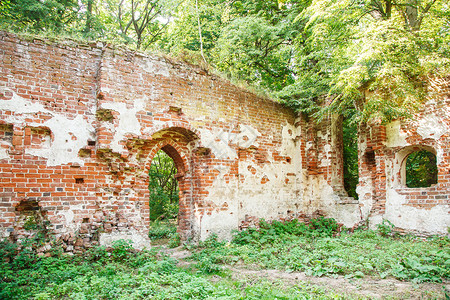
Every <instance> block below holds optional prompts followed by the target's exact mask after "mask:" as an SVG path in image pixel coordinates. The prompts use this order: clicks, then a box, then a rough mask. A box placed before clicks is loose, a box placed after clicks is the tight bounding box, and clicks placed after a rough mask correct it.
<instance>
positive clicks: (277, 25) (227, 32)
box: [214, 0, 308, 93]
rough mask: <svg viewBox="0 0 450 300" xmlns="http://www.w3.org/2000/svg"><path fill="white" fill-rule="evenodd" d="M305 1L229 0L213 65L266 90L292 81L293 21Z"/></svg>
mask: <svg viewBox="0 0 450 300" xmlns="http://www.w3.org/2000/svg"><path fill="white" fill-rule="evenodd" d="M307 4H308V1H277V0H271V1H232V4H231V5H230V12H229V18H230V21H229V22H228V23H227V24H226V26H224V28H223V29H222V31H221V36H220V38H219V39H218V41H217V47H216V48H217V51H215V52H214V54H215V55H214V62H215V65H216V67H217V68H218V69H219V70H221V71H224V72H226V73H228V74H230V76H231V77H233V78H237V79H241V80H244V81H246V82H248V83H250V84H252V85H254V86H258V87H260V88H262V89H264V90H266V91H267V92H269V93H272V92H273V91H278V90H281V89H282V88H284V87H286V86H288V85H290V84H293V82H294V78H295V74H294V73H293V69H292V64H293V60H292V58H293V53H294V52H293V50H294V49H293V46H292V41H293V40H294V39H295V38H296V36H297V35H298V34H299V32H300V28H301V24H300V22H298V21H296V20H295V17H296V15H297V14H298V13H299V12H300V11H301V10H303V9H304V8H305V7H306V5H307Z"/></svg>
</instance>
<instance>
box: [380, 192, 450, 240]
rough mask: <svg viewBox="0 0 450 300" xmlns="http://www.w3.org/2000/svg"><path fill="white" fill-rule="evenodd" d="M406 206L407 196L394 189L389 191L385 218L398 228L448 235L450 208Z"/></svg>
mask: <svg viewBox="0 0 450 300" xmlns="http://www.w3.org/2000/svg"><path fill="white" fill-rule="evenodd" d="M405 204H406V196H405V195H400V194H398V193H397V192H396V191H395V190H394V189H391V190H388V191H387V199H386V213H385V216H384V218H385V219H387V220H389V221H391V222H392V223H393V224H394V225H395V226H396V227H399V228H406V229H412V230H417V231H421V232H429V233H433V234H436V233H438V234H446V233H448V232H447V230H448V228H449V227H450V218H449V213H450V206H449V205H436V206H434V207H432V208H431V209H419V208H416V207H413V206H410V205H405Z"/></svg>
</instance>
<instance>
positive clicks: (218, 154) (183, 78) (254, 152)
mask: <svg viewBox="0 0 450 300" xmlns="http://www.w3.org/2000/svg"><path fill="white" fill-rule="evenodd" d="M0 49H1V52H0V55H1V56H0V59H1V62H2V63H1V76H0V86H1V92H2V98H1V101H0V106H1V107H0V109H1V116H0V138H1V144H0V168H1V169H0V173H1V181H2V185H1V186H0V194H1V201H2V202H1V206H0V223H1V229H0V230H1V234H2V236H12V237H14V238H21V237H23V236H25V235H26V234H29V233H27V231H26V230H24V227H26V226H25V225H26V223H27V222H28V221H30V220H34V222H35V223H39V224H40V225H44V226H45V227H46V228H47V229H48V230H49V231H51V232H54V233H56V237H57V239H58V240H59V241H60V242H61V243H62V244H63V246H64V247H65V249H66V250H67V251H72V250H77V249H81V248H82V247H89V246H90V245H92V244H98V243H99V242H100V243H102V244H110V243H111V242H112V241H114V240H116V239H119V238H130V239H132V240H133V242H134V244H135V246H136V247H144V246H148V244H149V240H148V238H147V231H148V225H149V206H148V194H149V191H148V169H149V168H150V163H151V160H152V158H153V156H154V155H155V154H156V152H157V151H158V150H160V149H163V150H164V151H166V152H167V153H168V154H169V155H170V156H171V157H172V158H174V160H175V161H176V164H177V168H178V173H179V174H177V178H178V180H179V183H180V218H179V231H180V232H181V233H182V234H183V235H184V236H185V237H189V236H190V237H195V238H205V237H207V236H208V235H209V234H210V233H213V232H214V233H218V234H219V235H221V236H222V237H229V236H230V231H231V230H232V229H237V228H239V227H240V226H241V227H242V226H246V225H248V224H249V223H250V222H251V221H252V220H254V219H256V218H261V217H265V218H268V219H271V218H281V217H288V216H292V215H295V214H297V213H298V212H299V211H302V209H304V207H300V206H299V204H298V203H297V202H298V201H299V200H298V197H299V195H300V193H299V191H300V190H301V189H302V184H303V182H302V180H303V177H302V176H303V172H302V170H301V168H302V164H303V163H302V157H301V154H300V151H299V150H298V149H299V147H300V144H299V141H300V134H301V130H302V129H301V128H300V127H299V126H300V123H299V122H297V121H296V119H295V114H294V113H293V112H292V111H290V110H288V109H286V108H283V107H282V106H281V105H280V104H277V103H275V102H273V101H271V100H268V99H264V98H261V97H258V96H256V95H254V94H252V93H250V92H248V91H245V90H242V89H240V88H238V87H236V86H234V85H232V84H231V83H229V82H227V81H225V80H223V79H220V78H218V77H216V76H214V75H210V74H207V73H206V71H204V70H203V69H201V68H198V67H193V66H189V65H187V64H185V63H178V62H173V61H171V60H169V59H165V58H160V57H153V56H147V55H142V54H139V53H134V52H131V51H128V50H124V49H118V48H113V47H109V46H108V45H104V44H101V43H98V44H91V45H80V44H76V43H71V42H64V43H59V44H55V43H51V42H48V41H41V40H32V41H26V40H24V39H19V38H17V37H16V36H14V35H10V34H5V33H2V34H1V47H0ZM296 122H297V123H296ZM300 196H301V195H300ZM296 203H297V204H296Z"/></svg>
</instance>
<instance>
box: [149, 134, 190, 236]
mask: <svg viewBox="0 0 450 300" xmlns="http://www.w3.org/2000/svg"><path fill="white" fill-rule="evenodd" d="M161 132H164V133H165V134H164V135H163V136H162V137H159V138H160V139H161V140H160V141H158V142H157V143H156V144H154V145H153V147H152V148H151V150H150V151H149V153H148V155H147V158H146V163H145V166H144V169H145V173H146V174H147V176H148V172H149V170H150V166H151V163H152V161H153V158H154V157H155V155H156V153H157V152H158V151H159V150H163V151H164V152H165V153H166V154H167V155H169V157H170V158H172V159H173V161H174V162H175V166H176V168H177V174H176V175H175V178H176V179H177V181H178V187H179V210H178V226H177V232H178V233H179V234H180V235H181V237H182V239H187V238H189V237H192V219H193V215H192V214H193V211H194V210H193V204H192V190H191V186H192V170H191V169H190V163H189V162H190V155H191V151H190V149H189V147H188V143H189V142H190V141H192V140H193V139H194V138H195V137H197V135H196V134H195V133H193V132H191V131H189V130H187V129H185V128H180V127H176V128H173V127H167V129H163V130H160V131H158V132H157V133H161ZM174 133H176V134H175V135H173V134H174ZM180 133H181V134H182V136H183V137H184V138H180ZM155 134H156V133H155ZM147 181H148V177H147Z"/></svg>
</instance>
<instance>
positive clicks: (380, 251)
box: [0, 219, 450, 299]
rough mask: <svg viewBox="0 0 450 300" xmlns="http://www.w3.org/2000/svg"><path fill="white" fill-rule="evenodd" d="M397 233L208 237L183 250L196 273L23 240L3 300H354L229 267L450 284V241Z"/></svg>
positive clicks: (156, 260) (6, 256)
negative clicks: (39, 249) (41, 251)
mask: <svg viewBox="0 0 450 300" xmlns="http://www.w3.org/2000/svg"><path fill="white" fill-rule="evenodd" d="M388 229H389V228H388ZM162 231H163V230H161V232H162ZM158 232H159V231H158ZM391 235H392V232H391V231H390V230H386V228H384V229H383V230H382V231H379V232H375V231H367V230H365V231H357V232H355V233H347V232H340V233H339V227H338V226H336V224H335V222H334V221H332V220H330V219H322V220H321V219H318V220H314V221H313V222H312V223H311V224H303V223H298V222H288V223H280V222H273V223H271V224H269V223H266V222H264V221H262V222H261V227H260V228H259V229H249V230H246V231H243V232H240V233H237V234H236V235H235V238H234V240H233V241H231V242H223V241H219V240H218V239H217V237H215V236H211V237H210V238H209V239H207V240H206V241H204V242H202V243H200V244H199V245H186V247H187V248H189V249H190V250H191V251H192V252H193V253H194V254H193V256H192V258H191V259H192V262H193V263H192V264H191V266H190V267H178V266H177V261H176V260H174V259H172V258H170V257H168V256H166V255H164V254H163V252H161V251H160V250H161V249H159V248H152V249H151V250H149V251H141V252H137V251H134V250H133V249H132V248H131V244H130V243H129V242H127V241H117V242H116V243H115V244H114V245H113V247H112V248H108V249H107V248H105V247H95V248H92V249H90V250H89V251H87V252H86V253H84V254H83V255H75V256H68V255H65V254H63V253H62V252H61V251H57V249H54V250H53V256H52V257H39V256H38V255H37V253H36V252H35V251H33V250H32V248H30V247H29V245H30V244H27V243H26V242H24V244H12V243H9V242H7V241H1V242H0V299H353V298H352V296H348V295H343V294H336V293H335V292H330V291H328V290H325V289H324V288H321V287H317V286H314V285H312V284H309V283H304V282H300V283H297V284H288V285H287V284H286V283H285V282H282V281H277V280H267V279H260V278H258V277H256V278H250V279H249V278H244V279H243V278H240V277H238V278H236V277H234V276H232V274H231V271H227V269H226V268H225V265H238V266H239V267H240V268H249V267H254V266H257V267H258V268H261V269H267V268H277V269H281V270H287V271H304V272H306V273H307V274H310V275H313V276H337V275H344V276H347V277H352V278H359V277H366V276H372V277H373V276H374V277H378V278H384V277H388V276H391V277H395V278H398V279H402V280H409V281H415V282H422V281H433V282H441V281H442V280H448V279H449V270H450V257H449V256H450V254H449V251H450V250H449V249H450V247H449V246H450V244H449V240H448V238H443V237H441V238H438V237H436V238H430V239H422V238H418V237H412V236H406V237H395V236H391ZM356 299H361V297H357V298H356Z"/></svg>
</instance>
